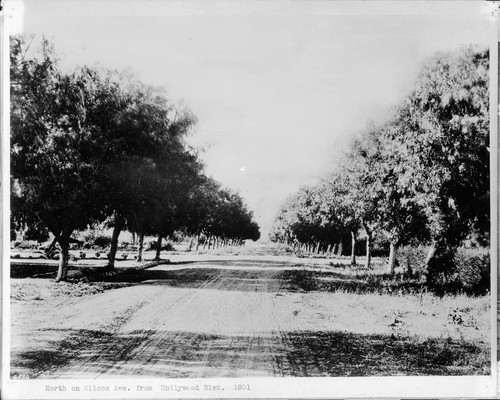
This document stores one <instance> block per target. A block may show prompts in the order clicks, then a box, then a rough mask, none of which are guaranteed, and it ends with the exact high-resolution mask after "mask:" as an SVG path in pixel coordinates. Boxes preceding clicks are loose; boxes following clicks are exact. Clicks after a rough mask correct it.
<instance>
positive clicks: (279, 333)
mask: <svg viewBox="0 0 500 400" xmlns="http://www.w3.org/2000/svg"><path fill="white" fill-rule="evenodd" d="M237 264H238V265H237V266H238V267H239V268H243V269H240V270H239V271H235V270H234V269H229V268H228V267H227V265H226V266H225V267H222V268H220V269H217V270H216V271H214V270H210V273H209V274H206V275H203V276H202V280H201V281H200V280H198V279H197V280H192V281H191V282H187V283H186V282H183V283H184V284H187V285H188V286H191V287H175V286H172V281H171V280H162V279H159V280H149V281H146V282H142V283H141V284H139V285H137V286H133V287H124V288H120V289H114V290H108V291H105V292H103V293H98V294H94V295H92V296H89V297H85V298H83V299H69V300H66V301H65V302H61V303H59V304H53V306H54V308H53V309H46V308H45V309H39V310H36V305H35V309H33V308H31V309H30V312H31V313H34V314H35V315H33V314H31V316H30V317H29V319H28V316H27V315H25V317H26V318H25V319H24V325H25V326H24V328H25V329H23V326H22V325H23V324H22V323H20V322H21V321H20V320H21V318H18V319H16V320H17V322H18V323H19V325H18V326H14V327H13V338H12V356H13V358H16V357H20V358H23V357H24V358H26V357H27V356H28V357H29V355H34V354H35V353H36V352H40V349H39V344H40V341H47V343H48V344H55V345H56V348H53V351H54V354H50V352H48V351H47V349H46V350H45V351H47V354H45V357H44V355H43V351H42V352H41V353H42V354H38V355H37V357H39V358H40V360H39V361H40V363H39V364H38V366H37V368H39V369H40V370H41V371H40V374H39V375H38V377H40V378H48V377H50V378H54V377H61V378H62V377H64V378H66V377H68V378H70V377H74V378H76V377H102V376H107V375H110V376H111V375H116V374H119V375H135V376H137V375H140V376H163V377H187V376H189V377H208V376H228V377H231V376H255V375H257V376H263V375H270V376H280V375H283V374H284V373H285V371H284V370H283V368H284V367H283V360H282V358H283V356H284V353H283V349H284V348H285V347H286V341H287V334H286V331H284V330H283V329H282V325H283V324H284V323H286V319H287V316H288V317H289V316H290V315H291V316H292V317H293V316H294V314H293V310H284V309H283V308H284V307H286V306H287V305H289V304H288V303H289V302H281V303H283V304H280V302H279V301H277V299H278V300H279V299H280V297H283V296H286V295H287V294H283V293H280V285H281V279H280V278H279V274H280V270H279V269H278V268H273V265H272V263H271V265H268V267H269V268H268V269H269V270H266V268H262V267H258V268H257V267H256V265H258V264H256V263H252V262H250V263H245V262H243V263H242V262H240V263H237ZM245 264H246V266H247V267H248V268H249V269H250V272H248V270H247V271H246V273H244V272H245V270H244V265H245ZM198 268H200V270H203V265H199V266H198ZM205 268H206V265H205ZM233 268H234V266H233ZM172 269H173V270H175V269H179V267H176V266H172V267H170V266H160V267H157V268H153V269H152V270H151V272H155V271H158V272H160V273H161V272H162V271H166V270H172ZM256 269H257V270H256ZM259 275H261V276H259ZM176 284H178V283H176ZM16 305H17V304H15V303H14V304H13V311H14V312H19V313H21V314H22V311H23V310H22V305H21V307H16ZM40 307H42V308H43V306H40ZM25 312H27V310H25ZM296 313H297V312H296ZM36 314H38V315H39V316H40V318H38V317H37V316H36ZM42 315H43V316H44V317H43V318H44V320H41V316H42ZM28 321H29V322H28ZM27 324H29V325H30V326H27ZM33 324H35V326H37V327H38V334H37V335H36V336H33V329H32V328H33ZM44 325H47V326H46V327H45V326H44ZM49 326H50V327H49ZM30 327H31V329H30ZM23 331H24V332H23ZM57 346H59V348H57ZM27 347H28V348H29V347H32V352H30V351H28V352H27V351H26V348H27ZM50 347H51V346H48V348H49V349H50ZM17 352H19V353H22V354H17ZM62 357H64V358H66V359H64V358H62ZM18 361H19V360H18ZM22 367H23V362H22V361H21V362H18V363H17V368H16V369H17V370H18V372H19V374H20V375H21V377H22V375H23V372H22V369H23V368H22ZM31 367H33V366H31ZM45 368H46V369H47V370H44V369H45Z"/></svg>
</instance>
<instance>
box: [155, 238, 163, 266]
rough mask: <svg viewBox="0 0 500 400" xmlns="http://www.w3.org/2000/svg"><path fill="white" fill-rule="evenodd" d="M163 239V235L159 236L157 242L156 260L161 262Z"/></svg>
mask: <svg viewBox="0 0 500 400" xmlns="http://www.w3.org/2000/svg"><path fill="white" fill-rule="evenodd" d="M162 239H163V237H162V236H161V233H160V234H158V240H157V241H156V257H155V260H156V261H159V260H160V254H161V241H162Z"/></svg>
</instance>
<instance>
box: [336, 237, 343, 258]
mask: <svg viewBox="0 0 500 400" xmlns="http://www.w3.org/2000/svg"><path fill="white" fill-rule="evenodd" d="M343 251H344V246H343V245H342V241H340V242H339V245H338V247H337V253H336V255H337V257H341V256H342V253H343Z"/></svg>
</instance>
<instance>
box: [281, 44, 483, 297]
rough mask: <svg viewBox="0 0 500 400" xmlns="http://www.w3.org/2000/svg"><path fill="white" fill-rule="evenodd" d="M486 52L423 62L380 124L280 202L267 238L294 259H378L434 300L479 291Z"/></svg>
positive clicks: (473, 50)
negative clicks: (288, 249)
mask: <svg viewBox="0 0 500 400" xmlns="http://www.w3.org/2000/svg"><path fill="white" fill-rule="evenodd" d="M488 69H489V59H488V51H486V50H481V49H477V48H475V47H472V46H471V47H466V48H463V49H461V50H460V51H457V52H455V53H439V54H437V55H435V56H434V57H432V58H430V59H428V60H427V61H426V63H425V64H424V65H423V67H422V70H421V73H420V74H419V76H418V78H417V80H416V82H415V87H414V89H413V90H412V91H411V92H410V93H409V94H408V95H407V96H406V97H405V99H404V100H403V101H402V103H401V104H399V105H398V106H397V107H395V108H394V110H393V113H392V116H391V118H390V119H389V120H387V121H386V122H385V123H382V124H379V125H375V124H369V125H368V127H367V128H366V129H365V131H363V132H361V133H359V134H358V135H357V137H356V138H355V139H354V140H353V142H352V144H351V146H350V148H349V149H348V150H347V151H346V152H345V154H344V156H343V157H342V158H341V159H340V160H339V161H338V163H337V164H336V166H335V167H334V169H332V171H331V172H330V173H329V174H327V175H326V176H324V177H323V179H322V181H321V182H320V183H319V184H316V185H311V186H306V187H303V188H301V189H300V190H299V191H298V192H297V193H296V194H294V195H292V196H291V197H290V198H289V199H288V200H287V201H286V202H285V203H284V204H283V206H282V208H281V211H280V212H279V214H278V215H277V217H276V220H275V223H274V227H273V231H272V233H271V239H272V240H274V241H276V242H279V243H285V244H288V245H290V246H292V247H293V249H294V251H295V252H296V253H298V254H300V253H304V252H306V253H307V254H311V253H316V254H323V255H327V256H332V255H335V256H347V255H349V256H350V263H351V265H353V266H355V265H357V263H358V260H357V257H359V256H360V255H363V256H364V258H363V263H364V265H365V268H366V269H370V268H372V264H373V262H372V257H375V256H383V257H386V260H387V262H386V272H387V274H388V275H390V276H394V275H395V271H396V267H397V266H398V265H399V266H401V267H402V268H403V269H404V273H403V278H405V279H408V282H407V283H408V284H409V285H410V284H411V283H412V282H414V281H415V280H416V281H417V282H422V283H423V284H425V287H427V288H428V289H429V290H432V291H434V292H436V293H438V294H443V293H446V292H457V291H463V292H467V293H471V294H485V293H486V292H487V288H488V286H489V263H490V260H489V256H488V248H489V232H490V211H489V207H490V192H489V185H490V175H489V147H488V146H489V111H488V110H489V105H488Z"/></svg>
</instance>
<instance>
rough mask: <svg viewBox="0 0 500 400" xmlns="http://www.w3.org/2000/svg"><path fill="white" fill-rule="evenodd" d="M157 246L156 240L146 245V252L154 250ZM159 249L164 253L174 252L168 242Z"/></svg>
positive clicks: (170, 243)
mask: <svg viewBox="0 0 500 400" xmlns="http://www.w3.org/2000/svg"><path fill="white" fill-rule="evenodd" d="M157 244H158V242H157V241H156V240H154V241H152V242H149V243H148V245H147V250H156V247H157ZM161 249H162V250H165V251H175V248H174V246H173V245H172V242H170V241H168V242H166V243H164V244H162V246H161Z"/></svg>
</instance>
